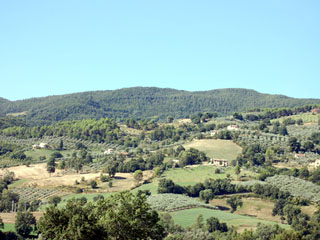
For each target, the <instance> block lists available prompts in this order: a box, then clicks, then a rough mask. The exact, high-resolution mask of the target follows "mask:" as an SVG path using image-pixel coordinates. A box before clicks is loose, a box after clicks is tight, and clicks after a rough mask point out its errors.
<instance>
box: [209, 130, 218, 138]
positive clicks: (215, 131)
mask: <svg viewBox="0 0 320 240" xmlns="http://www.w3.org/2000/svg"><path fill="white" fill-rule="evenodd" d="M217 133H218V131H217V130H212V131H211V132H210V136H211V137H213V136H214V135H216V134H217Z"/></svg>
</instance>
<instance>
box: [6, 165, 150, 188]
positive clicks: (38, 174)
mask: <svg viewBox="0 0 320 240" xmlns="http://www.w3.org/2000/svg"><path fill="white" fill-rule="evenodd" d="M7 170H8V171H11V172H14V173H15V177H16V178H18V179H21V180H20V182H19V187H21V186H33V187H35V186H38V187H49V188H50V187H59V186H74V183H75V181H76V180H77V181H78V182H80V181H81V179H82V178H84V179H85V180H86V181H90V180H92V179H99V176H100V173H85V174H80V173H79V174H77V173H68V174H65V172H64V171H63V170H58V169H57V170H56V172H55V173H53V174H51V176H50V174H49V173H48V172H47V170H46V163H40V164H32V165H30V166H29V167H27V166H17V167H11V168H7ZM4 173H5V171H4V170H0V175H3V174H4ZM152 174H153V172H152V171H144V173H143V176H144V179H145V180H146V179H149V178H150V177H151V176H152ZM135 184H136V183H135V181H134V178H133V174H132V173H117V174H116V176H115V178H114V180H113V187H112V188H111V189H110V190H112V191H123V190H129V189H131V188H133V187H134V186H135Z"/></svg>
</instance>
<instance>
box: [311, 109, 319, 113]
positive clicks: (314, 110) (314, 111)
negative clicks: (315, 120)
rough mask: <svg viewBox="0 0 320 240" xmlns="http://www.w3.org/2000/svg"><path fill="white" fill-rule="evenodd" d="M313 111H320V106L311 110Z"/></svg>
mask: <svg viewBox="0 0 320 240" xmlns="http://www.w3.org/2000/svg"><path fill="white" fill-rule="evenodd" d="M311 112H312V113H320V108H314V109H312V111H311Z"/></svg>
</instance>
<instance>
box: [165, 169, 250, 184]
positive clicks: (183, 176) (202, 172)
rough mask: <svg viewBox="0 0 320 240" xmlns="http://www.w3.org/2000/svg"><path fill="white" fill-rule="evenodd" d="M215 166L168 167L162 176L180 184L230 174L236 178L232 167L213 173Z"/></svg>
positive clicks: (242, 173) (243, 172)
mask: <svg viewBox="0 0 320 240" xmlns="http://www.w3.org/2000/svg"><path fill="white" fill-rule="evenodd" d="M216 169H217V167H215V166H213V165H199V166H195V167H186V168H176V169H168V170H167V171H166V172H165V173H164V174H163V175H162V176H163V177H165V178H168V179H171V180H173V181H174V182H175V183H178V184H181V185H194V184H196V183H198V182H204V181H205V180H206V179H208V178H212V179H223V178H226V177H227V174H230V177H231V178H234V179H236V177H237V176H236V175H235V173H234V168H232V167H227V168H220V170H221V173H215V170H216ZM244 174H246V175H247V176H255V173H252V172H249V171H242V172H241V175H244Z"/></svg>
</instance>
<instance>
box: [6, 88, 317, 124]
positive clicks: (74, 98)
mask: <svg viewBox="0 0 320 240" xmlns="http://www.w3.org/2000/svg"><path fill="white" fill-rule="evenodd" d="M317 103H320V100H318V99H294V98H289V97H285V96H280V95H268V94H261V93H258V92H256V91H253V90H248V89H219V90H212V91H203V92H187V91H179V90H174V89H160V88H142V87H136V88H127V89H120V90H115V91H97V92H84V93H76V94H68V95H61V96H50V97H45V98H32V99H26V100H20V101H15V102H10V101H4V102H0V115H5V114H7V113H19V112H24V111H26V112H27V115H26V116H25V118H26V120H27V121H28V122H31V123H32V124H35V125H36V124H50V123H53V122H58V121H67V120H78V119H88V118H95V119H99V118H105V117H109V118H114V119H118V120H124V119H129V118H134V119H139V120H140V119H146V118H151V117H155V119H162V120H166V119H167V117H168V116H172V117H174V118H185V117H189V116H190V115H193V114H196V113H198V112H216V113H218V114H220V115H227V114H231V113H233V112H244V111H246V110H249V109H253V108H274V107H295V106H302V105H306V104H317ZM273 114H274V113H273V112H270V114H269V115H270V117H271V116H272V115H273Z"/></svg>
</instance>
